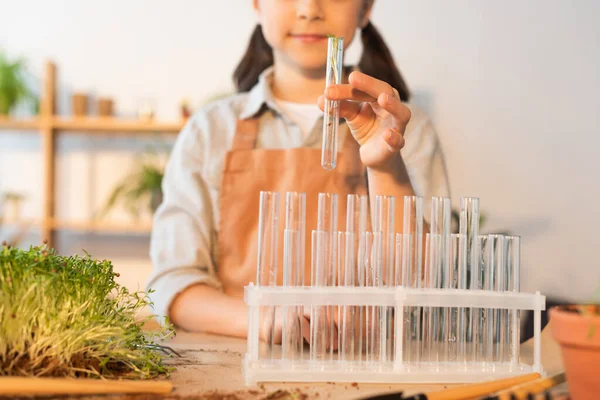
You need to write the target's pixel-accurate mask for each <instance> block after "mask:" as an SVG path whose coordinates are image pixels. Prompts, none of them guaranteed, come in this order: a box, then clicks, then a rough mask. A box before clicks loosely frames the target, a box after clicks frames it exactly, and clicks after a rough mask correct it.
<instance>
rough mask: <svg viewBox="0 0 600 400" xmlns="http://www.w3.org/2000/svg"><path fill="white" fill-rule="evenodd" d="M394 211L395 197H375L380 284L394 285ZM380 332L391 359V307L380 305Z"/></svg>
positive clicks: (374, 227) (375, 229) (385, 355)
mask: <svg viewBox="0 0 600 400" xmlns="http://www.w3.org/2000/svg"><path fill="white" fill-rule="evenodd" d="M395 212H396V204H395V198H394V197H393V196H376V197H375V221H374V222H375V223H374V226H373V232H377V233H379V234H381V286H388V287H389V286H394V279H395V276H394V250H395V247H394V234H395V225H394V214H395ZM380 312H381V317H382V318H381V322H382V329H381V334H382V336H383V338H382V341H381V343H382V345H385V347H386V351H384V352H382V357H383V359H384V360H393V356H394V342H393V341H394V331H393V329H394V327H393V323H392V321H393V307H381V310H380Z"/></svg>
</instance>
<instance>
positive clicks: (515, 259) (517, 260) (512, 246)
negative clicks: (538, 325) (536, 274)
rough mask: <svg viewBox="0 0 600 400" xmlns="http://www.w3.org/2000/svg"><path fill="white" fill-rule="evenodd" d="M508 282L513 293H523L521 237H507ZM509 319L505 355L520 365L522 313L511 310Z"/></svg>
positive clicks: (507, 358)
mask: <svg viewBox="0 0 600 400" xmlns="http://www.w3.org/2000/svg"><path fill="white" fill-rule="evenodd" d="M506 271H507V275H506V282H507V284H508V290H509V291H511V292H520V291H521V283H520V281H521V237H519V236H507V237H506ZM508 319H509V321H508V322H509V323H510V328H509V329H510V330H509V333H508V335H507V337H506V346H505V354H506V358H505V359H506V360H510V362H511V363H514V364H518V363H519V362H520V360H519V357H520V345H519V344H520V336H521V333H520V330H521V311H519V310H509V312H508Z"/></svg>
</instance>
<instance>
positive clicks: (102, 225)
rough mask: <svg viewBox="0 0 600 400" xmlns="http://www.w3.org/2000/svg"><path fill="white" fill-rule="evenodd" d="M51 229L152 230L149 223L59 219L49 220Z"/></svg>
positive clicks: (140, 232)
mask: <svg viewBox="0 0 600 400" xmlns="http://www.w3.org/2000/svg"><path fill="white" fill-rule="evenodd" d="M50 226H51V228H52V229H53V230H58V229H61V230H70V231H79V232H93V233H123V234H149V233H150V232H151V231H152V224H151V223H147V222H146V223H139V222H133V221H132V222H131V223H115V222H102V221H61V220H57V219H52V220H50Z"/></svg>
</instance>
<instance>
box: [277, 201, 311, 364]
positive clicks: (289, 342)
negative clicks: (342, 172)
mask: <svg viewBox="0 0 600 400" xmlns="http://www.w3.org/2000/svg"><path fill="white" fill-rule="evenodd" d="M305 232H306V193H298V192H287V193H286V196H285V231H284V236H283V286H303V285H304V262H305V260H304V254H305V253H304V249H305ZM282 315H283V332H282V339H281V343H282V356H283V358H284V359H288V360H298V359H301V358H302V350H303V343H304V338H303V336H302V332H303V330H302V328H303V327H302V324H303V321H304V308H303V307H302V306H287V307H283V308H282Z"/></svg>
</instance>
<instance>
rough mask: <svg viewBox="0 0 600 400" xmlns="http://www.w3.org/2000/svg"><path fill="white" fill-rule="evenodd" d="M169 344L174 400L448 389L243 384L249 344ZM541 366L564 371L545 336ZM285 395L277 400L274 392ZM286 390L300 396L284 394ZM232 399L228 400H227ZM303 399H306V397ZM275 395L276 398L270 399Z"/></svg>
mask: <svg viewBox="0 0 600 400" xmlns="http://www.w3.org/2000/svg"><path fill="white" fill-rule="evenodd" d="M167 345H169V346H170V347H172V348H173V349H175V350H177V351H178V352H179V353H181V355H182V357H181V358H173V359H171V360H170V361H169V364H171V365H174V366H176V367H177V371H175V372H174V373H173V374H172V376H171V378H170V379H171V381H172V382H173V385H174V391H173V393H172V395H173V397H176V398H177V397H179V398H188V397H189V398H195V399H214V400H216V399H228V400H237V399H302V398H311V399H312V398H319V399H327V398H331V399H358V398H364V397H366V396H368V395H372V394H378V393H385V392H397V391H404V393H405V395H410V394H414V393H419V392H423V391H428V390H436V389H443V388H444V386H445V385H381V384H380V385H376V384H362V383H358V384H357V385H353V384H350V383H265V384H262V385H259V386H255V387H247V386H245V385H244V380H243V376H242V367H241V366H242V359H243V357H244V354H245V352H246V341H245V340H241V339H234V338H227V337H220V336H211V335H205V334H190V333H185V332H180V333H178V334H177V336H176V337H175V338H174V339H172V340H170V341H169V342H168V343H167ZM521 357H522V360H523V361H524V362H525V363H531V360H532V358H533V342H532V341H529V342H527V343H524V344H523V345H522V349H521ZM542 363H543V365H544V369H545V370H546V371H547V372H548V373H549V374H555V373H558V372H560V371H562V361H561V358H560V349H559V347H558V345H557V344H556V343H555V342H554V340H553V339H552V337H551V335H550V331H549V328H548V327H546V329H544V331H543V332H542ZM278 390H280V391H282V392H281V393H279V394H280V395H282V396H281V397H277V396H276V395H275V392H277V391H278ZM285 392H289V393H297V394H296V395H295V396H285V395H284V394H285ZM228 395H229V397H227V396H228ZM303 395H306V397H304V396H303ZM269 396H271V397H269Z"/></svg>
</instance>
